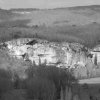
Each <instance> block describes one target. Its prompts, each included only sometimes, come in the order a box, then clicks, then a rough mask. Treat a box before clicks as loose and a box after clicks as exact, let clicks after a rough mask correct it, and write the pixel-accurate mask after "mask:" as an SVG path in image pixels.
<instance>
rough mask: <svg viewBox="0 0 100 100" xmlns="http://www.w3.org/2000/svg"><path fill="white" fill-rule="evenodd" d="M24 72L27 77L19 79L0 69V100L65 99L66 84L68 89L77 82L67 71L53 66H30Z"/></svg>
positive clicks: (15, 75)
mask: <svg viewBox="0 0 100 100" xmlns="http://www.w3.org/2000/svg"><path fill="white" fill-rule="evenodd" d="M26 73H27V78H25V79H20V78H19V76H18V75H17V74H14V73H12V72H11V71H8V70H7V71H5V70H0V100H58V99H62V98H63V99H62V100H65V99H64V98H65V97H66V96H65V94H66V93H65V92H66V86H67V89H68V90H69V89H70V87H71V86H72V85H73V84H75V83H77V80H76V79H75V78H74V77H73V76H72V75H71V74H70V73H69V71H67V70H64V69H60V68H57V67H55V66H48V67H47V66H45V65H41V66H34V67H33V66H32V67H29V68H28V69H27V70H26ZM62 91H63V92H62ZM64 93H65V94H64Z"/></svg>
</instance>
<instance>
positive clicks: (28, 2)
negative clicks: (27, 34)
mask: <svg viewBox="0 0 100 100" xmlns="http://www.w3.org/2000/svg"><path fill="white" fill-rule="evenodd" d="M96 4H97V5H98V4H100V0H0V7H1V8H4V9H9V8H43V9H44V8H56V7H68V6H81V5H96Z"/></svg>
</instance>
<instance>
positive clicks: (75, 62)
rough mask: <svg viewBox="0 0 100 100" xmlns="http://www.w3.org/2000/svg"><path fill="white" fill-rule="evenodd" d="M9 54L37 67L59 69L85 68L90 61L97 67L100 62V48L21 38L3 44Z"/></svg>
mask: <svg viewBox="0 0 100 100" xmlns="http://www.w3.org/2000/svg"><path fill="white" fill-rule="evenodd" d="M2 45H4V46H6V47H7V48H8V53H9V55H10V56H12V57H16V58H18V59H24V60H25V61H27V60H29V61H31V62H32V63H35V64H36V65H39V64H40V63H41V64H44V63H46V65H56V66H57V67H65V68H76V67H77V66H82V67H85V65H86V63H87V62H88V59H90V60H91V61H92V62H93V63H94V64H95V65H97V64H98V63H99V62H100V47H99V46H98V47H96V48H94V49H92V50H89V49H88V48H86V47H84V46H83V45H81V44H79V43H67V42H62V43H56V42H49V41H46V40H41V39H37V38H20V39H16V40H12V41H8V42H5V43H3V44H2Z"/></svg>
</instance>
